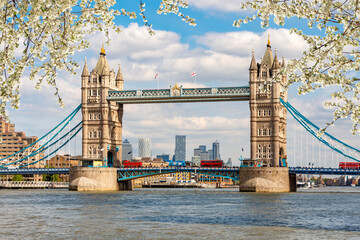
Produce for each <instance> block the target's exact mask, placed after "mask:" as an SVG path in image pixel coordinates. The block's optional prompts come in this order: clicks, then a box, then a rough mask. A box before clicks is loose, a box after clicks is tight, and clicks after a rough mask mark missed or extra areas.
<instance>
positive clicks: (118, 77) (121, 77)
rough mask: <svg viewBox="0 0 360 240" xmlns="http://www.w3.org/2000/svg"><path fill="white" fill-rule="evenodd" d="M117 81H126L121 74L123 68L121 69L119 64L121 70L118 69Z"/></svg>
mask: <svg viewBox="0 0 360 240" xmlns="http://www.w3.org/2000/svg"><path fill="white" fill-rule="evenodd" d="M115 80H116V81H124V78H123V75H122V73H121V68H120V64H119V69H118V73H117V75H116V79H115Z"/></svg>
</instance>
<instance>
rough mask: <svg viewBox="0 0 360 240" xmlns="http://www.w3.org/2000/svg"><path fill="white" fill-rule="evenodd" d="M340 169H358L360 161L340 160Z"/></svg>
mask: <svg viewBox="0 0 360 240" xmlns="http://www.w3.org/2000/svg"><path fill="white" fill-rule="evenodd" d="M339 168H341V169H360V162H340V163H339Z"/></svg>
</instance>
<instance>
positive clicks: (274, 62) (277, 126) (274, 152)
mask: <svg viewBox="0 0 360 240" xmlns="http://www.w3.org/2000/svg"><path fill="white" fill-rule="evenodd" d="M284 66H285V61H284V59H283V60H282V63H281V64H280V62H279V61H278V57H277V52H276V51H275V57H273V53H272V50H271V46H270V40H268V43H267V49H266V51H265V54H264V56H263V58H262V59H261V61H260V63H257V62H256V60H255V56H254V52H253V54H252V59H251V64H250V68H249V71H250V79H249V85H250V105H249V106H250V121H251V124H250V125H251V130H250V131H251V133H250V145H251V146H250V148H251V159H250V160H249V161H247V162H245V163H244V164H247V165H252V166H262V167H285V166H287V160H286V159H287V155H286V113H287V110H286V108H285V107H284V106H283V105H282V104H281V103H280V98H282V99H283V100H285V101H287V92H286V91H285V90H284V88H283V86H284V85H285V84H286V81H287V79H286V76H280V77H279V79H280V80H279V81H277V82H273V83H270V79H271V78H273V77H275V76H277V74H278V73H279V70H280V69H281V68H282V67H284ZM269 83H270V84H269Z"/></svg>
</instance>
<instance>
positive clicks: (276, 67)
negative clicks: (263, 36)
mask: <svg viewBox="0 0 360 240" xmlns="http://www.w3.org/2000/svg"><path fill="white" fill-rule="evenodd" d="M279 68H280V63H279V61H278V57H277V50H276V49H275V57H274V63H273V65H272V69H279Z"/></svg>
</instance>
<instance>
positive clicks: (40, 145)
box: [0, 105, 82, 168]
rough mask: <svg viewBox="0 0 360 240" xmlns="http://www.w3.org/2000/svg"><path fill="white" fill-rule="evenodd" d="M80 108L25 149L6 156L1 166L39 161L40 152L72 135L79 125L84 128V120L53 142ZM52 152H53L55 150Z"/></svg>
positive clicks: (1, 160)
mask: <svg viewBox="0 0 360 240" xmlns="http://www.w3.org/2000/svg"><path fill="white" fill-rule="evenodd" d="M80 109H81V105H79V106H78V107H77V108H76V109H75V110H74V111H73V112H71V113H70V114H69V115H68V116H67V117H66V118H65V119H64V120H62V121H61V122H60V123H59V124H58V125H57V126H55V127H54V128H53V129H51V130H50V131H49V132H47V133H46V134H45V135H43V136H42V137H41V138H39V139H38V140H37V141H35V142H33V143H31V144H30V145H28V146H27V147H24V148H23V149H21V150H20V151H18V152H15V153H13V154H11V155H9V156H6V157H4V158H2V159H0V168H4V167H7V166H10V165H21V166H28V165H32V164H35V163H36V162H39V160H37V161H36V160H35V158H36V156H37V155H39V154H41V153H43V152H44V151H45V150H48V149H49V148H51V147H53V146H54V145H55V144H56V143H58V142H59V141H62V140H63V139H64V138H65V137H66V136H68V135H69V134H70V135H71V134H73V133H72V132H73V131H75V129H79V127H80V129H81V128H82V125H81V124H82V122H80V123H78V124H77V125H76V126H75V127H74V128H73V129H71V130H70V131H69V132H67V133H66V134H64V135H63V136H62V137H61V138H59V139H58V140H57V141H55V142H53V140H54V139H55V137H56V136H59V134H60V133H61V132H62V131H63V130H64V129H65V127H66V126H68V125H69V124H70V122H71V121H72V120H73V118H74V117H75V116H76V115H77V113H78V112H79V111H80ZM79 131H80V130H77V131H75V132H76V134H77V133H78V132H79ZM73 137H74V136H73ZM71 139H72V137H71ZM69 141H70V140H69ZM67 142H68V141H67ZM58 149H59V148H58ZM51 154H53V152H52V153H51ZM51 154H47V156H49V155H51ZM43 159H44V158H41V160H43ZM30 161H32V162H30ZM34 161H36V162H34Z"/></svg>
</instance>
